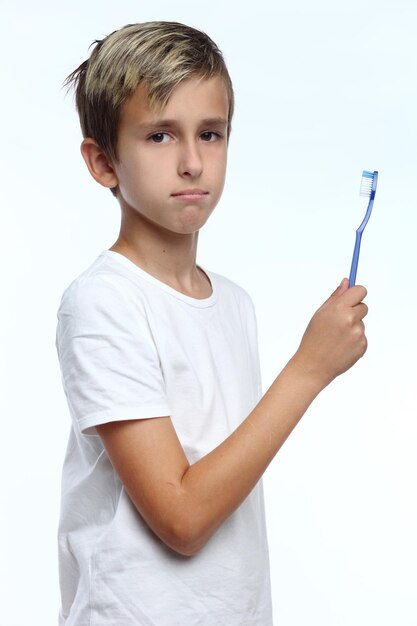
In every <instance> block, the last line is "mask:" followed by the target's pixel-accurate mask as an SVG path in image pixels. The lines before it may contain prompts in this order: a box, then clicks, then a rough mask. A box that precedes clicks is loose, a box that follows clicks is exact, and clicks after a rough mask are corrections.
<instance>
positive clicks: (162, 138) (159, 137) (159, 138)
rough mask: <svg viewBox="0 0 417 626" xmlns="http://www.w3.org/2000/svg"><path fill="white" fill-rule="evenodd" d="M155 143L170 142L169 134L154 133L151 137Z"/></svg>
mask: <svg viewBox="0 0 417 626" xmlns="http://www.w3.org/2000/svg"><path fill="white" fill-rule="evenodd" d="M150 140H151V141H152V142H153V143H166V142H167V141H168V140H169V135H168V133H154V134H153V135H151V136H150Z"/></svg>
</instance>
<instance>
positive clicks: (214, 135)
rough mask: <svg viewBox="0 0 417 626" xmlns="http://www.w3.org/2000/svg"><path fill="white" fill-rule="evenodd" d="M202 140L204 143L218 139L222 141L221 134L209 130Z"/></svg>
mask: <svg viewBox="0 0 417 626" xmlns="http://www.w3.org/2000/svg"><path fill="white" fill-rule="evenodd" d="M201 139H202V140H203V141H216V140H217V139H220V135H219V133H215V132H214V131H213V130H208V131H206V132H205V133H202V134H201Z"/></svg>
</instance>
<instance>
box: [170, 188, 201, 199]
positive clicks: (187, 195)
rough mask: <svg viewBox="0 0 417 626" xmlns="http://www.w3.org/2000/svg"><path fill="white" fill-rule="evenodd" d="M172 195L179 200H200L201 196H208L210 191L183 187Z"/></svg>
mask: <svg viewBox="0 0 417 626" xmlns="http://www.w3.org/2000/svg"><path fill="white" fill-rule="evenodd" d="M171 195H172V196H173V197H174V198H178V199H179V200H199V199H200V198H204V196H207V195H208V191H204V190H203V189H182V190H181V191H176V192H175V193H173V194H171Z"/></svg>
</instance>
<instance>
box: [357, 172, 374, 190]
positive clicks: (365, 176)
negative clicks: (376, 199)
mask: <svg viewBox="0 0 417 626" xmlns="http://www.w3.org/2000/svg"><path fill="white" fill-rule="evenodd" d="M373 182H374V173H373V172H368V171H367V170H363V172H362V179H361V189H360V195H361V196H367V197H369V196H370V195H371V192H372V185H373Z"/></svg>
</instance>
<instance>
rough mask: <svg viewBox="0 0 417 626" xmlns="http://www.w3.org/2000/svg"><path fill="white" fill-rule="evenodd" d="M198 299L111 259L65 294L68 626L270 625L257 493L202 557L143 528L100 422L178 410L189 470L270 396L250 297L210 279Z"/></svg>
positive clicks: (63, 538) (61, 316)
mask: <svg viewBox="0 0 417 626" xmlns="http://www.w3.org/2000/svg"><path fill="white" fill-rule="evenodd" d="M207 275H208V276H209V278H210V281H211V283H212V289H213V291H212V295H211V296H210V297H208V298H206V299H203V300H198V299H194V298H191V297H189V296H186V295H184V294H181V293H179V292H177V291H176V290H174V289H172V288H171V287H169V286H168V285H166V284H165V283H162V282H160V281H159V280H157V279H155V278H154V277H152V276H150V275H149V274H147V273H146V272H144V271H143V270H142V269H140V268H139V267H138V266H137V265H135V264H134V263H132V262H131V261H129V260H128V259H127V258H126V257H124V256H122V255H120V254H118V253H117V252H112V251H105V252H103V253H102V254H101V255H100V256H99V257H98V259H97V260H96V261H95V262H94V263H93V264H92V266H91V267H90V268H89V269H88V270H86V271H85V272H84V273H83V274H82V275H81V276H79V277H78V278H77V279H76V280H75V281H74V282H73V283H72V284H71V285H70V286H69V287H68V289H67V290H66V291H65V293H64V295H63V298H62V302H61V305H60V308H59V312H58V329H57V349H58V355H59V360H60V365H61V371H62V381H63V386H64V390H65V393H66V396H67V400H68V405H69V409H70V413H71V418H72V429H71V434H70V439H69V444H68V449H67V454H66V458H65V463H64V468H63V479H62V505H61V520H60V527H59V561H60V583H61V594H62V608H61V612H60V626H64V625H65V626H139V625H140V626H197V625H198V626H270V625H271V624H272V617H271V599H270V582H269V563H268V549H267V540H266V529H265V516H264V504H263V493H262V485H261V483H258V484H257V486H256V487H255V488H254V489H253V491H252V492H251V493H250V495H249V496H248V497H247V498H246V500H245V501H244V502H243V503H242V505H241V506H240V507H239V508H238V509H237V510H236V512H235V513H234V514H233V515H232V516H231V517H230V518H229V519H227V520H226V522H225V523H224V524H223V525H222V526H221V527H220V528H219V529H218V531H217V532H216V533H215V534H214V535H213V537H212V538H211V539H210V540H209V542H208V543H207V544H206V545H205V546H204V547H203V548H202V549H201V550H200V551H199V552H198V553H197V554H196V555H194V556H192V557H184V556H181V555H179V554H177V553H175V552H174V551H172V550H170V549H169V548H168V547H166V545H164V543H163V542H162V541H161V540H160V539H158V538H157V537H156V536H155V535H154V534H153V533H152V531H151V530H150V529H149V528H148V527H147V525H146V524H145V522H144V521H143V520H142V518H141V516H140V514H139V513H138V512H137V510H136V509H135V507H134V505H133V504H132V502H131V500H130V499H129V497H128V495H127V494H126V492H125V490H124V488H123V485H122V483H121V481H120V479H119V477H118V476H117V474H116V473H115V471H114V470H113V468H112V465H111V463H110V461H109V459H108V456H107V454H106V452H105V450H104V448H103V445H102V442H101V439H100V438H99V436H98V435H97V433H96V430H95V426H96V425H97V424H102V423H105V422H110V421H117V420H126V419H141V418H151V417H158V416H163V415H170V416H171V418H172V422H173V424H174V427H175V429H176V432H177V434H178V437H179V439H180V441H181V444H182V446H183V448H184V451H185V454H186V456H187V458H188V460H189V462H190V463H194V462H195V461H197V460H198V459H200V458H201V457H202V456H204V455H205V454H207V453H208V452H209V451H211V450H212V449H213V448H215V447H216V446H217V445H218V444H220V443H221V442H222V441H224V440H225V439H226V438H227V437H228V436H229V434H230V433H231V432H232V431H233V430H235V429H236V427H237V426H238V425H239V424H240V423H241V422H242V420H243V419H244V418H245V417H246V416H247V415H248V414H249V413H250V412H251V410H252V409H253V407H254V406H255V404H256V403H257V402H258V400H259V397H260V393H261V384H260V375H259V363H258V352H257V338H256V321H255V316H254V311H253V306H252V303H251V301H250V299H249V296H248V295H247V294H246V292H245V291H243V290H242V289H241V288H240V287H238V286H237V285H235V284H234V283H232V282H231V281H229V280H227V279H225V278H223V277H221V276H219V275H216V274H213V273H207Z"/></svg>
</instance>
